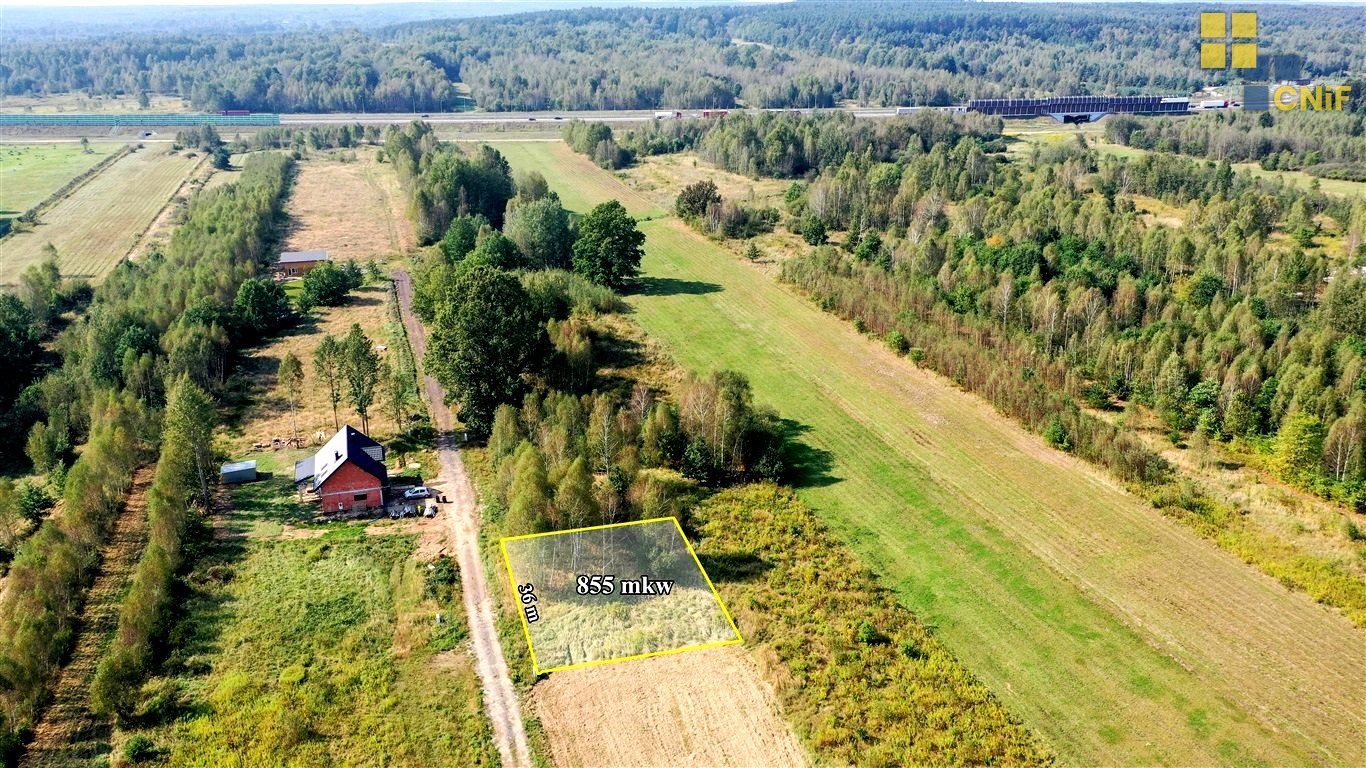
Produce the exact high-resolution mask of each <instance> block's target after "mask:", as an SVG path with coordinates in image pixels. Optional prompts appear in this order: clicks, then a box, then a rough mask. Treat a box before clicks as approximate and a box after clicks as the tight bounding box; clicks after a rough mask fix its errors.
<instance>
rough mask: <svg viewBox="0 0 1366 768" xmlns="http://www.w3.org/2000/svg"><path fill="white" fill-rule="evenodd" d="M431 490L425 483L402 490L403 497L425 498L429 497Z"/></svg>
mask: <svg viewBox="0 0 1366 768" xmlns="http://www.w3.org/2000/svg"><path fill="white" fill-rule="evenodd" d="M431 495H432V491H431V489H430V488H428V487H427V486H425V485H417V486H414V487H412V488H409V489H408V490H406V491H404V492H403V498H405V499H426V498H430V497H431Z"/></svg>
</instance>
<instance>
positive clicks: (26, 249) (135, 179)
mask: <svg viewBox="0 0 1366 768" xmlns="http://www.w3.org/2000/svg"><path fill="white" fill-rule="evenodd" d="M204 161H205V158H204V157H203V156H202V155H201V156H199V157H196V158H187V157H186V156H185V155H184V154H172V153H170V152H169V151H168V150H166V149H164V148H163V147H161V146H156V147H148V148H146V149H141V150H138V151H136V152H134V153H133V154H131V155H127V156H125V157H122V158H120V159H118V160H117V161H115V162H114V164H113V165H111V166H109V167H108V168H105V169H104V170H103V171H101V172H100V174H99V175H98V176H96V177H95V178H93V179H91V180H90V181H89V182H87V183H86V184H84V185H83V186H82V187H81V188H80V189H78V190H76V192H75V193H74V194H72V195H71V196H70V197H67V198H66V199H64V200H62V201H61V202H59V203H57V204H56V205H54V206H52V207H51V208H49V209H48V210H47V211H46V212H45V213H43V214H42V215H41V216H40V217H39V223H38V225H37V226H36V227H34V228H33V230H32V231H30V232H20V233H16V234H13V235H11V236H9V237H7V238H5V239H4V240H2V241H0V285H6V284H12V283H14V282H15V280H16V279H17V278H18V276H19V274H20V273H21V272H23V271H24V269H25V268H26V267H28V266H29V265H30V264H34V263H37V262H38V261H40V260H41V259H42V257H43V246H44V245H46V244H47V243H52V245H53V246H55V247H56V248H57V262H58V264H59V265H60V267H61V270H62V274H63V275H64V276H67V277H83V278H87V279H90V280H95V281H98V280H99V278H101V277H103V276H104V275H105V273H107V272H108V271H109V270H111V269H113V268H114V266H115V265H117V264H118V263H119V261H120V260H121V259H123V257H124V256H125V255H127V254H128V252H129V251H130V250H131V249H133V248H134V247H135V246H136V245H137V242H138V240H139V238H140V237H141V236H142V233H143V232H144V231H145V230H146V229H147V227H148V226H149V225H151V223H152V221H153V219H155V218H156V216H157V214H158V213H159V212H160V211H161V209H162V207H163V206H165V205H166V201H167V200H169V199H171V196H172V195H173V194H175V191H176V190H177V189H178V188H179V187H180V184H181V182H182V181H183V180H184V179H185V178H186V177H187V176H188V175H189V174H190V173H191V172H192V171H193V170H194V169H195V167H196V166H198V164H199V163H201V162H204Z"/></svg>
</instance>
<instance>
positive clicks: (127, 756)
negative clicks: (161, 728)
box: [123, 734, 157, 763]
mask: <svg viewBox="0 0 1366 768" xmlns="http://www.w3.org/2000/svg"><path fill="white" fill-rule="evenodd" d="M156 756H157V747H156V743H155V742H153V741H152V740H151V739H149V738H147V737H146V736H143V735H142V734H138V735H136V736H134V737H133V738H131V739H129V740H128V741H127V742H125V743H124V745H123V759H124V760H127V761H128V762H130V763H142V762H146V761H148V760H151V759H152V758H154V757H156Z"/></svg>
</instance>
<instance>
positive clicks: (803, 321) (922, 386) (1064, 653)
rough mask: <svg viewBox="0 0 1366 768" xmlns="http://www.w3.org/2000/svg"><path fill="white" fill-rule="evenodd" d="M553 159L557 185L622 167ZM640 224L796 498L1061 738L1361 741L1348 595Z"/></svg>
mask: <svg viewBox="0 0 1366 768" xmlns="http://www.w3.org/2000/svg"><path fill="white" fill-rule="evenodd" d="M500 149H501V147H500ZM509 159H510V160H511V161H512V162H513V165H514V166H517V165H518V159H517V155H516V154H509ZM537 169H538V170H541V171H542V173H545V174H546V176H547V179H549V181H550V184H551V187H552V188H556V189H558V188H559V186H560V185H566V184H571V183H572V184H574V185H575V186H576V187H577V188H579V189H589V188H607V187H608V186H609V182H615V179H612V178H611V177H610V175H608V174H606V173H604V172H602V171H595V172H596V173H598V174H599V176H600V177H605V180H603V181H599V182H597V183H596V185H590V184H588V182H587V180H586V179H584V178H583V175H582V174H583V173H584V170H583V167H582V165H581V164H578V163H576V164H574V165H573V166H568V167H565V168H563V169H561V170H560V171H559V172H556V171H555V168H554V167H553V166H548V165H546V164H544V163H540V164H538V166H537ZM589 202H590V203H591V202H596V201H591V200H590V201H589ZM642 229H643V230H644V231H645V232H646V235H647V241H646V256H645V260H644V263H643V265H642V270H643V275H642V279H641V283H642V286H643V290H642V291H640V292H639V294H638V295H636V296H634V297H632V298H631V299H630V302H631V304H632V306H633V308H634V309H635V317H636V319H637V321H638V322H639V323H640V324H641V326H642V327H643V328H644V329H645V330H646V331H647V332H648V333H649V334H650V336H651V337H652V338H655V339H657V340H659V341H660V342H661V343H663V344H664V346H665V347H666V348H667V349H668V350H669V351H670V353H672V354H673V355H674V356H675V358H676V359H677V360H678V362H679V363H680V364H682V365H683V366H684V367H687V368H689V369H692V370H697V371H701V372H705V371H707V370H714V369H718V368H731V369H734V370H738V371H741V372H743V373H744V374H746V375H747V376H748V377H749V379H750V382H751V384H752V385H753V389H754V395H755V399H756V400H758V401H761V402H766V403H768V404H771V405H773V406H774V407H775V408H777V410H778V411H779V413H781V414H783V416H784V417H786V418H789V419H792V420H793V421H794V422H795V427H794V428H795V429H797V430H798V431H799V433H800V439H801V441H802V443H803V444H804V445H805V446H806V450H805V451H803V453H804V454H806V460H805V461H804V466H803V470H804V475H805V479H804V483H803V484H804V485H805V486H806V487H805V488H803V489H802V491H801V494H802V496H803V498H804V499H805V500H806V501H807V502H808V503H810V504H811V505H812V506H813V507H814V508H815V509H816V510H817V511H818V512H819V513H820V514H821V515H822V516H823V517H824V518H825V519H826V520H828V521H829V523H830V525H831V527H832V528H833V529H834V530H835V531H836V532H837V533H838V534H839V535H840V536H841V538H843V539H844V540H845V541H846V542H848V543H849V544H850V545H851V547H852V548H853V549H854V550H855V551H856V552H857V553H858V554H859V555H860V556H861V557H862V558H863V559H864V561H865V562H866V563H868V564H869V565H870V566H871V567H872V568H873V569H874V570H876V571H877V572H878V573H879V574H881V575H882V576H883V578H884V579H885V580H886V583H887V584H888V585H889V586H890V587H892V588H893V589H894V590H895V591H896V593H897V595H898V597H899V598H900V600H901V601H902V602H903V603H905V604H906V605H907V606H908V607H910V608H911V609H912V610H913V611H914V612H915V613H916V615H917V616H918V617H919V618H920V619H921V620H922V621H924V622H926V623H928V624H931V625H933V626H934V627H935V628H936V634H937V636H938V637H939V638H940V639H941V640H942V641H943V642H944V643H945V644H946V645H947V646H948V647H949V648H950V649H951V650H952V651H953V652H954V653H955V654H956V655H957V656H958V657H959V658H960V659H962V660H963V661H964V662H965V663H966V665H967V666H968V667H969V668H970V669H972V670H973V671H974V672H975V673H976V674H977V675H979V676H980V677H981V678H982V679H983V680H985V681H986V683H987V684H988V686H989V687H990V688H991V689H992V690H993V691H994V692H995V693H996V694H997V695H998V696H999V697H1000V698H1001V699H1002V701H1003V702H1005V703H1006V705H1007V706H1008V707H1009V708H1010V709H1011V710H1012V711H1013V712H1015V713H1017V714H1018V715H1019V716H1020V717H1022V718H1023V719H1024V720H1025V722H1026V723H1027V724H1028V725H1030V726H1031V727H1033V728H1034V729H1036V730H1037V731H1038V732H1039V733H1040V734H1042V735H1043V736H1044V738H1045V739H1046V740H1047V741H1048V742H1049V744H1050V746H1052V747H1053V748H1054V749H1055V750H1056V751H1057V752H1058V753H1059V755H1060V757H1062V759H1063V760H1065V761H1068V762H1076V763H1084V764H1097V763H1104V764H1110V765H1120V764H1153V763H1177V764H1206V765H1209V764H1237V763H1248V762H1254V761H1264V762H1267V763H1270V764H1279V765H1291V764H1339V765H1357V764H1360V763H1361V762H1362V761H1363V759H1366V752H1364V751H1363V746H1362V744H1361V742H1360V741H1359V739H1358V738H1357V737H1358V736H1359V735H1360V733H1361V732H1362V731H1363V729H1366V719H1363V717H1362V715H1361V712H1360V707H1359V706H1358V705H1359V703H1360V702H1361V701H1362V700H1363V699H1366V674H1364V673H1363V672H1362V669H1363V667H1366V648H1364V647H1363V644H1362V643H1361V636H1360V634H1359V632H1358V630H1356V629H1355V628H1353V627H1352V626H1351V624H1350V623H1349V622H1348V621H1347V619H1346V618H1344V617H1343V616H1341V615H1339V614H1337V613H1336V612H1333V611H1330V610H1328V609H1326V608H1325V607H1323V606H1320V605H1316V604H1314V603H1313V602H1312V601H1311V600H1310V599H1309V598H1308V597H1307V596H1305V595H1303V594H1300V593H1294V592H1290V591H1288V590H1287V589H1286V588H1284V587H1283V586H1281V585H1280V584H1279V583H1277V582H1276V581H1274V580H1273V579H1271V578H1269V577H1267V576H1265V575H1263V574H1261V573H1259V572H1257V571H1255V570H1254V569H1252V568H1251V567H1249V566H1247V565H1246V564H1244V563H1242V562H1240V561H1238V560H1237V559H1236V558H1234V557H1233V556H1231V555H1229V554H1228V553H1226V552H1223V551H1221V550H1219V549H1217V548H1216V547H1215V546H1214V545H1213V544H1211V543H1209V542H1206V541H1203V540H1201V539H1200V538H1199V537H1198V536H1197V535H1196V534H1195V533H1194V532H1192V531H1190V530H1188V529H1186V528H1184V527H1183V526H1181V525H1180V524H1179V523H1176V522H1174V521H1171V520H1167V519H1165V518H1163V517H1162V516H1161V514H1160V513H1159V512H1157V511H1156V510H1154V509H1153V508H1152V507H1151V506H1150V505H1149V504H1147V503H1146V502H1145V501H1144V500H1142V499H1139V498H1136V497H1134V496H1133V495H1131V494H1129V493H1128V492H1126V491H1125V490H1124V489H1123V488H1122V487H1120V486H1119V484H1118V483H1117V482H1115V481H1114V480H1113V479H1112V478H1111V477H1110V476H1109V475H1107V474H1105V473H1104V472H1102V471H1101V470H1098V469H1096V468H1094V467H1092V466H1090V465H1088V464H1085V463H1084V462H1082V461H1080V460H1078V459H1075V458H1073V457H1071V456H1068V455H1066V454H1064V453H1061V452H1059V451H1056V450H1053V449H1051V448H1049V447H1048V446H1047V445H1046V444H1045V443H1044V442H1043V441H1042V440H1041V439H1039V438H1038V437H1037V436H1035V435H1032V434H1030V433H1028V432H1025V431H1024V430H1022V429H1021V428H1020V427H1019V426H1018V425H1017V424H1015V423H1014V422H1012V421H1010V420H1008V419H1006V418H1004V417H1002V416H1000V415H999V414H997V413H996V412H995V411H994V410H993V409H992V408H991V407H990V405H988V404H987V403H985V402H984V401H982V400H980V399H978V398H976V397H974V396H971V395H968V394H965V393H963V392H961V391H960V390H958V389H957V388H956V387H954V386H953V385H952V384H951V383H950V382H948V381H946V380H944V379H943V378H941V377H939V376H937V375H934V374H932V373H929V372H927V371H924V370H921V369H918V368H917V367H915V366H914V365H913V364H911V363H910V362H909V361H907V360H905V359H902V358H899V357H897V356H896V355H894V354H892V353H891V352H890V351H889V350H887V349H885V348H884V347H882V346H881V345H879V344H877V343H876V342H873V341H870V340H868V339H866V338H864V337H861V336H860V335H859V334H857V333H856V332H854V331H853V330H852V329H851V328H850V327H849V326H848V324H846V323H844V322H842V321H840V320H839V319H837V318H835V317H834V316H832V315H829V314H826V313H824V312H822V311H821V310H820V309H819V308H817V307H816V306H814V305H813V304H812V303H811V302H810V301H808V300H807V299H805V298H804V297H802V296H799V295H797V294H796V293H795V292H793V291H791V290H788V289H787V288H785V287H784V286H781V285H779V284H777V283H776V282H774V281H773V280H772V279H770V278H768V277H766V276H765V275H764V274H763V273H762V272H761V271H760V270H757V269H754V268H752V267H750V266H747V265H745V264H743V263H741V262H740V261H738V260H737V259H735V258H734V257H733V256H731V255H729V254H727V253H726V252H725V251H724V250H723V249H721V248H719V247H717V246H715V245H714V244H712V243H710V242H708V241H707V240H706V239H705V238H703V237H701V236H700V235H697V234H696V233H694V232H693V231H691V230H689V229H688V228H686V227H685V226H684V225H682V224H681V223H680V222H678V221H676V220H665V221H656V222H649V223H646V224H644V225H643V227H642Z"/></svg>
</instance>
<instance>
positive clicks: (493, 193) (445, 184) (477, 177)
mask: <svg viewBox="0 0 1366 768" xmlns="http://www.w3.org/2000/svg"><path fill="white" fill-rule="evenodd" d="M384 152H385V156H386V157H387V158H388V159H389V161H390V162H392V163H393V164H394V167H395V168H396V169H397V171H398V177H399V181H400V182H401V183H402V184H403V186H404V189H406V190H407V191H408V195H409V213H410V214H411V216H412V217H413V220H414V222H415V223H416V224H417V228H418V233H417V234H418V240H419V241H420V242H421V243H422V244H424V245H426V244H428V243H432V242H434V241H436V240H438V239H440V238H441V237H442V235H443V234H444V233H445V232H446V231H447V229H448V228H449V227H450V224H451V221H452V220H453V219H455V218H456V217H458V216H467V215H477V216H482V217H483V219H484V220H485V221H487V222H488V223H489V224H490V225H491V226H492V227H493V228H494V229H501V228H502V226H503V214H504V212H505V211H506V209H507V203H508V201H509V200H511V199H512V196H513V194H514V193H515V191H516V185H515V183H514V182H513V180H512V170H511V168H510V167H509V166H508V163H507V160H505V159H504V158H503V156H502V155H501V154H499V153H498V150H496V149H494V148H492V147H490V146H488V145H487V144H483V145H480V147H479V149H478V152H477V154H475V155H474V156H472V157H471V156H470V155H468V154H466V153H465V152H464V151H463V150H461V149H460V148H459V147H458V146H456V145H455V144H452V143H447V142H441V141H438V140H437V138H436V135H435V134H434V133H432V128H431V126H430V125H428V124H427V123H423V122H421V121H416V122H413V123H411V124H410V125H408V126H405V127H404V128H402V129H397V130H390V131H389V132H388V133H387V134H386V136H385V138H384Z"/></svg>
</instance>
